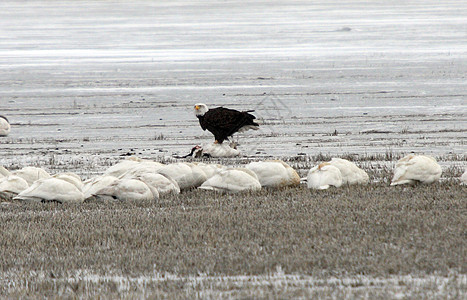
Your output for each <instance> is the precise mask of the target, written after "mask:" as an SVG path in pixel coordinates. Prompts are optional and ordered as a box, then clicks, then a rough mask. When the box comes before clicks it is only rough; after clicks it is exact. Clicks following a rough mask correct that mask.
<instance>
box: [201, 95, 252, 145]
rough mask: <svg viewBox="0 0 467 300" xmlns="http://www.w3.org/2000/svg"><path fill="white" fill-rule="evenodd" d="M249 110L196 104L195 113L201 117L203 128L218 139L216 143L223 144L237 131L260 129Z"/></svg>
mask: <svg viewBox="0 0 467 300" xmlns="http://www.w3.org/2000/svg"><path fill="white" fill-rule="evenodd" d="M250 112H253V111H252V110H249V111H238V110H234V109H229V108H224V107H216V108H213V109H208V107H207V105H206V104H203V103H198V104H196V105H195V115H196V117H198V119H199V124H200V125H201V128H203V130H206V129H207V130H208V131H209V132H211V133H212V134H213V135H214V138H215V139H216V140H215V142H214V143H216V144H217V143H219V144H222V142H223V141H224V140H226V139H228V138H229V137H230V136H232V135H233V134H234V133H236V132H243V131H247V130H249V129H253V130H258V129H259V125H258V123H255V122H254V121H253V120H254V119H256V117H255V116H253V115H252V114H250Z"/></svg>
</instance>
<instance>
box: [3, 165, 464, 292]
mask: <svg viewBox="0 0 467 300" xmlns="http://www.w3.org/2000/svg"><path fill="white" fill-rule="evenodd" d="M461 171H462V170H461V169H458V168H457V169H456V168H453V169H450V170H447V171H446V172H445V174H444V175H443V178H444V180H443V181H442V182H440V183H437V184H433V185H429V186H425V185H419V186H413V187H412V186H407V187H402V186H401V187H390V186H389V185H388V184H387V182H386V180H387V179H389V178H390V176H391V174H390V171H389V169H380V170H379V171H378V173H376V172H375V171H371V172H370V176H371V177H373V178H375V176H378V177H380V178H382V179H383V180H382V181H381V182H379V183H372V184H370V185H367V186H351V187H343V188H340V189H332V190H326V191H312V190H309V189H307V188H305V187H304V186H301V187H299V188H290V189H283V190H262V191H261V192H259V193H254V194H234V195H228V194H224V195H223V194H217V193H211V192H202V191H198V190H193V191H188V192H185V193H182V194H180V195H178V196H169V197H166V198H163V199H160V200H159V201H157V202H142V203H124V202H109V203H84V204H81V205H70V204H68V205H60V204H55V203H42V204H33V203H19V202H3V203H1V206H0V209H1V212H0V224H1V225H0V226H1V228H0V235H1V238H0V253H1V259H2V264H1V267H2V270H1V273H0V274H1V275H0V281H1V284H0V286H1V289H0V296H2V297H34V298H35V297H43V296H45V297H60V298H61V297H71V298H82V297H85V298H95V297H103V298H114V297H129V298H133V297H148V298H162V297H169V298H187V297H189V298H191V297H202V298H205V297H212V298H219V297H234V298H251V297H259V298H271V297H275V298H297V297H305V298H309V297H316V298H346V297H363V298H374V297H377V298H398V297H403V298H413V299H416V298H443V299H445V298H452V299H454V298H463V297H465V296H466V291H467V278H466V276H465V273H466V271H467V270H466V266H467V261H466V257H467V256H466V249H467V242H466V228H467V218H466V211H467V202H466V201H465V195H466V191H467V187H465V186H461V185H459V182H458V180H457V177H458V176H459V175H460V173H461Z"/></svg>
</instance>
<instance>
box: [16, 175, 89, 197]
mask: <svg viewBox="0 0 467 300" xmlns="http://www.w3.org/2000/svg"><path fill="white" fill-rule="evenodd" d="M13 199H15V200H29V201H37V202H41V201H57V202H62V203H65V202H70V203H72V202H76V203H79V202H83V201H84V195H83V192H81V190H80V189H79V188H78V187H77V186H76V185H75V184H74V183H71V182H70V181H67V180H63V179H59V178H54V177H50V178H45V179H39V180H36V181H35V182H34V183H33V184H32V185H31V186H30V187H29V188H27V189H26V190H24V191H22V192H21V193H19V194H18V196H16V197H15V198H13Z"/></svg>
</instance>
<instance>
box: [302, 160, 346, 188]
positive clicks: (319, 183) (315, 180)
mask: <svg viewBox="0 0 467 300" xmlns="http://www.w3.org/2000/svg"><path fill="white" fill-rule="evenodd" d="M341 185H342V175H341V171H340V170H339V169H338V168H337V167H334V166H333V165H331V164H330V163H328V162H324V163H321V164H319V165H317V166H315V167H313V168H311V169H310V171H309V172H308V176H307V186H308V188H310V189H317V190H325V189H328V188H329V187H330V186H335V187H340V186H341Z"/></svg>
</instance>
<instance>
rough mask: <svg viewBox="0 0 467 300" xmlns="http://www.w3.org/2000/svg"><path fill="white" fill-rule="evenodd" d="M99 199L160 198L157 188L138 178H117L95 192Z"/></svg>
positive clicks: (149, 199) (151, 199) (146, 199)
mask: <svg viewBox="0 0 467 300" xmlns="http://www.w3.org/2000/svg"><path fill="white" fill-rule="evenodd" d="M93 196H94V197H96V198H98V199H104V200H105V199H110V200H121V201H153V200H157V199H158V198H159V193H158V192H157V190H156V189H155V188H153V187H152V186H150V185H148V184H146V183H145V182H143V181H141V180H139V179H136V178H134V179H133V178H131V179H130V178H122V179H117V180H115V181H114V182H113V183H111V184H110V185H108V186H106V187H103V188H102V189H100V190H98V191H96V192H95V193H94V194H93Z"/></svg>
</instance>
